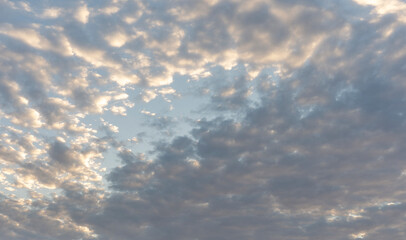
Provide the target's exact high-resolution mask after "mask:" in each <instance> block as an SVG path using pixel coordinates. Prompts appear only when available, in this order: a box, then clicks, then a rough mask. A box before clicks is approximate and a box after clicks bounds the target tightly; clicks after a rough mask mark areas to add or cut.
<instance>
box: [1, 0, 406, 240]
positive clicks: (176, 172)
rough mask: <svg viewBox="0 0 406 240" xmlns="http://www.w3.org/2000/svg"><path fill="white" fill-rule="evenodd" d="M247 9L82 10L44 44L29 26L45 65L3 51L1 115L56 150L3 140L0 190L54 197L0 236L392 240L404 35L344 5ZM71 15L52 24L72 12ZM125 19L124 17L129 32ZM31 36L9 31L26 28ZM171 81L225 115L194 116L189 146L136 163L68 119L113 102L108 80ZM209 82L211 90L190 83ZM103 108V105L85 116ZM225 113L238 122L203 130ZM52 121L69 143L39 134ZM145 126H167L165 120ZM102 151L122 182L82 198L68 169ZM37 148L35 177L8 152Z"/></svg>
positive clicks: (152, 6)
mask: <svg viewBox="0 0 406 240" xmlns="http://www.w3.org/2000/svg"><path fill="white" fill-rule="evenodd" d="M258 2H259V3H258ZM258 2H257V5H254V6H252V8H249V7H246V5H245V4H246V3H244V4H243V3H242V2H239V1H232V2H231V1H230V2H228V1H220V2H218V3H217V4H214V5H213V6H210V4H209V3H208V2H205V1H194V2H190V1H172V2H167V1H151V2H148V3H144V4H134V2H130V1H127V3H126V4H124V3H123V4H124V5H120V4H118V3H117V4H118V6H120V7H122V8H124V9H120V10H119V11H118V13H117V14H111V15H108V14H102V13H101V11H98V10H101V9H102V7H107V6H108V5H109V2H107V1H103V2H97V1H93V2H89V3H88V4H89V8H90V9H91V10H92V12H91V15H90V17H89V21H88V22H87V23H86V24H83V23H79V22H77V21H76V20H73V19H68V20H58V21H56V22H55V23H57V24H58V25H60V26H63V30H62V31H61V32H58V31H56V30H46V29H47V28H46V26H47V24H51V22H47V21H45V20H44V21H39V26H38V27H37V28H35V29H34V28H32V30H35V31H37V30H38V33H39V34H41V36H43V39H46V40H47V41H49V42H50V44H49V49H47V48H44V47H43V46H42V45H41V46H39V45H36V44H35V42H34V43H33V42H28V43H27V42H24V39H19V40H16V41H15V40H13V39H14V38H18V37H16V36H5V35H6V34H2V36H1V38H0V40H1V41H2V44H3V45H4V47H2V46H0V47H2V50H4V56H6V57H4V56H2V57H0V68H1V70H2V73H1V76H0V95H1V104H2V106H3V108H2V111H4V112H5V114H6V116H7V117H8V118H9V120H10V121H11V122H12V120H13V119H14V122H15V123H14V124H15V125H19V126H20V127H25V128H28V129H30V128H31V127H32V128H34V125H35V124H34V123H35V120H36V119H35V118H34V117H33V116H34V115H35V114H31V115H30V114H28V113H30V110H31V113H33V112H32V111H34V110H35V111H37V112H39V113H40V115H41V117H43V118H44V119H42V120H45V126H48V128H49V129H53V130H54V131H53V132H52V134H55V135H57V136H65V137H66V142H63V141H62V140H54V139H53V138H52V139H51V140H49V139H47V138H44V139H41V140H43V143H42V144H43V145H42V146H40V145H38V146H36V145H32V144H30V142H29V141H24V138H23V134H22V133H16V136H13V137H10V138H6V137H5V140H4V142H7V141H8V140H10V141H9V142H12V143H10V144H11V145H9V146H0V157H1V160H2V161H1V164H2V167H3V166H4V165H6V166H9V167H10V165H12V164H17V165H18V166H19V168H18V169H16V170H15V173H16V182H15V183H14V185H12V186H14V187H16V188H25V186H24V184H26V182H30V181H26V182H24V181H23V180H24V178H27V179H29V180H31V179H33V180H35V181H37V182H39V183H41V184H42V185H44V186H48V187H57V189H58V190H61V191H62V194H61V195H59V196H56V195H54V196H53V197H52V198H50V199H48V200H44V201H39V200H36V201H34V202H33V203H32V206H31V205H29V203H28V202H27V203H24V204H27V206H29V207H27V208H21V203H20V202H18V201H14V200H10V199H9V198H7V197H2V199H1V201H0V208H1V209H0V212H1V215H0V222H1V223H2V224H0V231H1V233H2V234H3V236H5V237H6V238H8V239H92V238H96V239H119V240H120V239H123V240H124V239H134V238H139V239H147V240H148V239H169V240H170V239H185V240H186V239H234V238H235V239H267V238H269V236H272V237H274V238H275V239H281V240H283V239H290V240H292V239H293V240H296V239H297V240H304V239H326V238H330V239H334V240H341V239H351V238H354V239H356V238H357V237H358V238H361V237H362V236H363V235H362V234H363V233H364V232H365V236H366V237H365V238H366V239H376V240H378V239H383V238H391V239H403V238H404V235H405V234H406V233H405V230H404V227H403V226H404V220H405V219H404V214H405V206H404V204H405V203H404V190H403V186H404V183H405V174H404V171H405V170H404V169H405V164H404V160H403V159H404V157H403V156H405V150H404V149H406V148H405V146H404V143H405V136H404V132H405V131H404V130H405V118H404V113H405V107H404V101H405V97H404V91H405V87H404V84H403V76H404V75H405V68H404V60H405V57H406V54H405V52H404V45H405V44H404V43H405V40H404V38H402V36H403V35H404V32H405V27H404V24H403V23H402V22H399V21H398V20H399V19H397V18H396V17H395V16H394V15H387V16H383V17H381V18H375V17H376V16H374V15H372V14H369V8H364V7H360V6H356V4H355V3H352V2H350V1H345V2H344V3H342V4H341V5H340V7H338V8H335V7H334V6H337V4H336V3H333V2H332V1H323V2H322V1H305V2H303V1H302V2H300V3H299V2H298V1H258ZM1 3H2V4H3V5H4V3H5V1H3V2H1ZM140 3H141V2H140ZM69 4H72V5H70V7H68V8H69V9H68V10H67V12H69V11H71V12H73V11H74V10H75V9H76V8H77V7H78V6H79V2H73V3H69ZM247 4H248V3H247ZM39 5H41V4H39ZM39 5H38V6H39ZM35 6H37V5H35V4H34V3H32V7H33V8H34V7H35ZM62 6H65V5H62ZM143 7H145V8H146V9H142V8H143ZM172 7H173V9H172ZM170 8H171V9H172V10H171V11H169V9H170ZM351 9H355V10H356V11H355V12H354V10H351ZM132 10H134V11H141V12H140V15H139V16H137V18H136V19H135V20H134V22H133V23H127V22H126V20H125V19H124V17H125V16H129V15H130V12H131V11H132ZM176 11H179V12H176ZM177 13H179V14H184V15H177ZM286 13H289V14H286ZM26 14H27V13H26ZM121 14H124V15H121ZM0 15H1V14H0ZM351 15H353V16H351ZM138 17H139V18H138ZM0 18H2V19H3V18H4V16H1V17H0ZM31 19H32V18H28V20H26V22H24V21H23V20H21V21H22V22H20V23H18V24H17V23H16V24H13V25H12V27H14V28H20V27H30V28H31V27H32V26H31V25H30V23H29V22H30V20H31ZM14 20H15V19H14V18H13V17H12V16H10V21H13V23H14ZM59 21H60V22H59ZM124 22H125V23H124ZM41 24H42V25H41ZM391 28H392V30H393V31H392V32H386V30H388V29H391ZM10 29H12V28H10ZM116 30H120V31H121V32H122V34H125V35H126V37H128V38H132V37H134V36H131V35H132V34H135V35H136V34H140V35H137V36H136V37H134V38H133V39H129V40H128V41H127V42H125V43H123V45H121V43H118V44H117V45H116V46H111V42H110V43H109V41H108V40H106V39H104V38H103V37H104V33H107V32H108V33H110V32H113V31H116ZM175 31H177V32H176V34H173V32H175ZM58 34H61V36H62V35H66V37H67V39H68V41H69V42H70V44H72V45H75V46H73V47H74V48H77V49H76V51H77V52H76V55H75V56H65V57H62V53H58V52H57V51H54V50H55V49H54V48H59V47H60V46H61V44H62V43H61V42H58V40H57V38H58V36H59V35H58ZM174 35H176V36H174ZM314 42H315V43H316V44H315V45H314V46H313V45H311V44H312V43H314ZM58 44H60V45H58ZM109 44H110V45H109ZM113 45H114V44H113ZM118 45H120V46H118ZM86 50H89V51H88V52H86ZM80 51H82V52H80ZM98 51H99V52H98ZM92 54H93V55H92ZM228 54H230V55H228ZM233 54H234V55H233ZM21 56H24V58H22V60H21ZM39 56H41V57H39ZM135 56H137V59H136V61H135V60H131V59H132V58H133V57H134V58H135ZM138 58H139V59H138ZM190 60H193V61H190ZM34 63H35V64H34ZM237 63H238V65H235V64H237ZM19 64H20V65H19ZM41 64H42V65H41ZM65 64H66V65H65ZM137 64H138V65H137ZM274 64H279V65H274ZM215 65H217V66H215ZM64 66H66V67H64ZM242 66H244V67H242ZM229 67H231V68H229ZM233 67H234V68H233ZM250 68H252V69H250ZM22 69H25V70H24V71H22ZM39 69H41V70H44V71H39ZM216 69H220V70H219V71H217V72H216ZM227 69H230V70H227ZM266 69H272V70H274V72H273V73H272V74H273V75H272V74H270V73H268V72H267V71H266ZM194 70H196V71H197V72H198V73H194ZM251 70H252V71H251ZM256 71H257V72H259V75H258V76H257V77H255V74H254V73H253V72H256ZM176 72H180V75H182V76H185V77H196V76H197V78H200V79H202V78H204V79H203V80H207V81H204V83H207V84H208V85H209V86H207V88H208V89H210V90H211V91H212V95H211V98H210V99H209V100H210V103H209V105H210V106H214V109H216V110H226V111H221V112H220V111H210V114H208V115H209V116H207V117H206V118H202V119H200V120H199V121H196V122H195V125H194V126H193V129H192V131H190V133H189V135H187V136H176V135H174V136H173V138H172V135H171V136H170V137H168V138H165V139H164V140H162V141H160V142H156V143H155V148H154V150H153V151H152V152H150V153H149V154H150V155H151V156H153V157H152V158H153V159H152V160H150V159H148V157H147V158H144V157H143V156H142V155H141V154H140V155H137V154H133V153H132V152H131V151H130V149H127V148H125V144H124V143H122V142H120V140H118V139H117V138H116V136H115V134H113V133H114V132H115V130H114V127H113V126H110V125H103V126H102V127H101V128H100V129H101V130H103V131H104V132H105V134H106V136H102V137H96V136H95V133H94V132H92V130H93V129H91V128H90V126H88V125H84V124H83V125H81V124H80V121H81V120H80V119H78V118H75V117H74V115H75V114H77V113H82V114H83V115H84V116H88V115H90V114H101V113H102V112H103V108H104V107H106V108H107V107H108V106H109V105H108V101H109V100H108V99H109V98H111V97H112V95H111V94H113V93H112V92H111V91H109V90H112V89H114V90H116V91H118V92H123V91H124V90H125V89H124V88H125V87H124V86H125V84H123V85H122V86H121V85H120V84H122V83H120V82H119V80H120V79H125V78H126V77H129V75H131V74H134V75H136V76H137V77H139V78H140V79H141V80H140V81H141V82H140V83H138V84H140V86H144V85H154V84H158V85H159V84H166V83H169V82H166V83H165V82H160V81H162V79H164V78H166V77H168V76H169V77H171V76H172V75H174V74H175V73H176ZM207 72H210V73H211V74H212V78H210V77H202V76H206V75H204V74H205V73H207ZM231 73H233V74H235V75H233V76H230V75H227V74H231ZM166 74H167V75H166ZM199 74H200V75H199ZM250 74H254V75H253V76H254V77H252V76H249V75H250ZM271 75H272V76H271ZM114 76H118V77H119V80H117V79H116V80H114V79H113V77H114ZM131 76H132V75H131ZM110 78H111V79H110ZM272 78H273V79H272ZM275 78H276V79H275ZM115 81H117V82H115ZM157 81H158V82H157ZM130 82H131V81H130ZM128 84H129V85H132V84H135V82H131V83H128ZM51 86H52V87H53V88H51ZM205 87H206V86H205ZM106 89H107V90H106ZM249 91H253V92H254V94H255V97H256V98H257V99H256V100H255V101H257V102H256V103H255V104H251V103H252V101H253V100H251V99H249V97H247V95H248V92H249ZM19 96H24V97H25V98H27V99H28V104H27V103H26V104H25V102H26V101H25V100H24V99H21V98H19ZM102 97H106V98H105V99H104V100H105V101H107V103H106V104H101V105H100V104H99V105H98V102H97V101H98V100H100V98H102ZM70 101H71V102H72V104H70ZM216 107H217V108H216ZM212 109H213V108H211V110H212ZM230 112H231V113H236V112H238V113H239V114H240V115H239V117H238V118H236V119H230V118H229V117H228V115H226V116H224V117H217V118H211V117H210V116H211V114H212V115H213V116H218V114H220V113H221V114H222V113H230ZM82 117H83V116H82ZM16 119H17V120H18V119H20V120H21V121H20V122H18V121H16ZM40 119H41V118H40ZM6 120H7V119H6ZM7 121H8V120H7ZM7 121H6V124H7V123H8V122H7ZM29 121H31V123H30V124H28V125H27V124H25V122H29ZM60 121H62V122H64V123H65V124H66V125H69V124H71V125H69V126H71V127H72V128H73V129H79V130H77V131H76V133H77V134H76V135H75V134H73V133H74V132H75V131H73V130H72V131H68V128H69V126H64V127H60V128H59V129H58V128H57V127H53V124H54V123H58V122H60ZM75 121H78V122H79V123H77V124H76V125H75V123H74V122H75ZM102 122H103V121H102ZM151 124H152V125H153V126H155V127H158V128H161V129H162V128H168V126H172V125H171V120H170V119H169V118H168V119H165V118H161V119H159V120H157V121H154V122H151ZM35 126H38V124H37V125H35ZM80 127H83V128H86V127H88V128H89V129H87V130H86V129H82V128H80ZM80 129H81V130H80ZM31 132H32V133H33V134H35V135H36V136H38V135H40V134H39V133H38V132H35V131H34V130H32V131H31ZM86 134H87V135H86ZM82 135H83V136H82ZM81 137H83V138H81ZM75 141H77V142H76V143H74V142H75ZM2 144H3V142H2ZM13 144H14V145H13ZM108 145H111V146H113V147H114V148H116V149H117V150H118V151H119V154H118V158H119V159H120V160H121V163H122V165H121V166H118V167H115V168H114V169H113V170H112V171H111V172H110V173H107V174H106V179H107V180H108V181H109V183H108V184H109V185H110V189H109V190H108V191H107V190H106V189H103V185H102V184H103V183H102V182H101V181H100V180H94V182H92V181H93V180H92V179H93V178H94V179H97V177H95V175H96V173H95V172H94V171H95V169H93V168H92V167H93V166H90V165H91V162H84V161H85V160H89V159H90V160H91V159H93V158H94V156H96V155H97V154H99V153H104V152H105V151H106V150H107V148H108ZM11 146H15V148H14V147H11ZM44 146H48V148H47V151H45V152H44V153H42V154H43V155H39V156H36V157H33V159H30V157H31V155H32V156H34V155H35V154H31V155H28V157H23V155H21V154H20V155H19V154H18V151H17V150H16V149H18V150H19V151H22V149H24V150H26V151H27V152H29V151H32V148H35V147H38V148H44ZM87 154H88V155H89V159H88V158H87ZM92 154H93V155H92ZM146 159H148V160H146ZM87 165H89V166H87ZM35 181H34V182H35ZM53 185H55V186H53ZM16 223H19V224H20V225H18V224H16ZM4 226H5V227H4ZM57 229H58V231H57ZM61 229H62V230H61ZM92 230H93V231H94V232H95V233H96V234H98V235H97V236H95V235H94V236H92Z"/></svg>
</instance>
